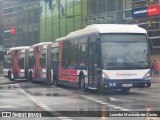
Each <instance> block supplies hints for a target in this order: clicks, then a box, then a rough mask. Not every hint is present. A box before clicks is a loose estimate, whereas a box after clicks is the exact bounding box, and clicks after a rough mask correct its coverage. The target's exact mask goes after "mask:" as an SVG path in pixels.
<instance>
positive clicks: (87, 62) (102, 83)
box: [51, 24, 151, 92]
mask: <svg viewBox="0 0 160 120" xmlns="http://www.w3.org/2000/svg"><path fill="white" fill-rule="evenodd" d="M149 46H150V44H149V40H148V37H147V32H146V30H145V29H143V28H140V27H138V26H137V25H126V24H125V25H122V24H119V25H118V24H117V25H116V24H95V25H89V26H87V27H86V28H84V29H82V30H78V31H75V32H71V33H70V34H68V35H67V36H65V37H63V38H59V39H57V40H56V42H55V43H53V44H52V50H51V60H52V62H51V63H52V65H51V66H52V71H53V82H54V84H55V85H56V84H57V83H58V84H65V85H73V86H79V87H80V88H82V89H83V90H85V89H94V90H98V91H101V90H103V89H121V90H122V91H124V92H126V91H129V90H130V88H144V87H150V86H151V82H150V80H151V77H150V62H149V61H150V57H149V56H150V53H149Z"/></svg>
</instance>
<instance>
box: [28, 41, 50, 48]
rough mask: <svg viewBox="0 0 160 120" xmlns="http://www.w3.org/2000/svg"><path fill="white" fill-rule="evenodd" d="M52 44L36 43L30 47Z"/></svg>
mask: <svg viewBox="0 0 160 120" xmlns="http://www.w3.org/2000/svg"><path fill="white" fill-rule="evenodd" d="M50 43H52V42H41V43H38V44H34V45H32V46H31V47H36V46H40V45H45V44H50Z"/></svg>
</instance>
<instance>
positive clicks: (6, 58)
mask: <svg viewBox="0 0 160 120" xmlns="http://www.w3.org/2000/svg"><path fill="white" fill-rule="evenodd" d="M11 67H12V59H11V56H10V55H4V68H11Z"/></svg>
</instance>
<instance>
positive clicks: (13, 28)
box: [10, 26, 16, 35]
mask: <svg viewBox="0 0 160 120" xmlns="http://www.w3.org/2000/svg"><path fill="white" fill-rule="evenodd" d="M10 34H11V35H13V34H16V28H15V27H13V26H12V27H10Z"/></svg>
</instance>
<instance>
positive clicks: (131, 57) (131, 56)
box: [100, 34, 149, 70]
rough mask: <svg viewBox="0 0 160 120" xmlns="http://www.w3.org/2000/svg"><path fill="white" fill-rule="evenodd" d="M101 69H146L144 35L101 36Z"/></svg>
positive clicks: (146, 54) (147, 55)
mask: <svg viewBox="0 0 160 120" xmlns="http://www.w3.org/2000/svg"><path fill="white" fill-rule="evenodd" d="M100 39H101V49H102V64H103V69H109V70H111V69H113V70H118V69H124V70H127V69H147V68H149V51H148V45H147V37H146V35H145V34H102V35H101V37H100Z"/></svg>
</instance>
